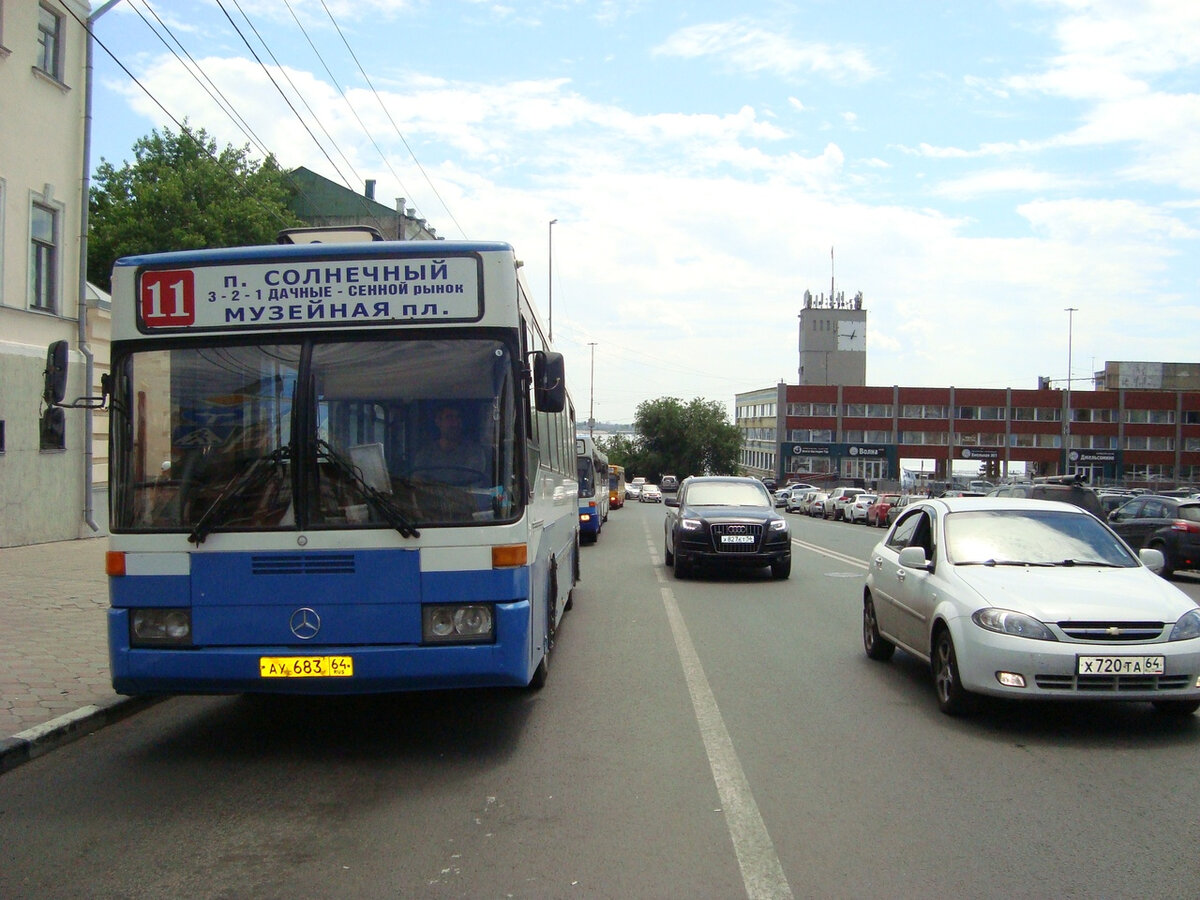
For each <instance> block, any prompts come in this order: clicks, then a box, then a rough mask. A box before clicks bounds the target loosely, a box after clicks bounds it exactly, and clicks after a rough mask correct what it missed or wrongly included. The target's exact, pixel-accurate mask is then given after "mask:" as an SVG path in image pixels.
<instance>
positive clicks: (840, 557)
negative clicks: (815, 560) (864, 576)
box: [792, 538, 870, 569]
mask: <svg viewBox="0 0 1200 900" xmlns="http://www.w3.org/2000/svg"><path fill="white" fill-rule="evenodd" d="M792 543H793V544H794V545H795V546H797V547H803V548H804V549H805V550H811V551H812V552H813V553H820V554H821V555H822V556H828V557H829V558H830V559H836V560H837V561H838V562H844V563H849V564H850V565H852V566H857V567H858V568H860V569H869V568H870V565H869V564H868V563H865V562H863V561H862V560H861V559H855V558H854V557H853V556H846V554H844V553H838V552H837V551H836V550H830V549H828V548H826V547H818V546H817V545H816V544H808V543H805V542H804V541H801V540H797V539H796V538H792Z"/></svg>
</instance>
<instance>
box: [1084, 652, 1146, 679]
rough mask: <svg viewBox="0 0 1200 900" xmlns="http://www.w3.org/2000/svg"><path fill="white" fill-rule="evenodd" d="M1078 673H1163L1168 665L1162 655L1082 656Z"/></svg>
mask: <svg viewBox="0 0 1200 900" xmlns="http://www.w3.org/2000/svg"><path fill="white" fill-rule="evenodd" d="M1075 671H1076V674H1077V675H1162V674H1163V673H1164V672H1165V671H1166V667H1165V664H1164V661H1163V657H1161V656H1081V657H1079V659H1078V661H1077V664H1076V669H1075Z"/></svg>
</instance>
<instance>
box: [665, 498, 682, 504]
mask: <svg viewBox="0 0 1200 900" xmlns="http://www.w3.org/2000/svg"><path fill="white" fill-rule="evenodd" d="M663 503H664V504H666V505H667V506H679V498H678V497H664V498H663Z"/></svg>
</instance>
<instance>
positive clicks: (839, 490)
mask: <svg viewBox="0 0 1200 900" xmlns="http://www.w3.org/2000/svg"><path fill="white" fill-rule="evenodd" d="M863 492H864V488H856V487H836V488H834V489H833V490H832V491H830V492H829V496H828V497H826V498H825V518H827V519H833V520H834V521H837V520H838V519H844V518H845V517H846V504H847V503H851V502H853V500H854V498H855V497H857V496H858V495H859V494H861V493H863Z"/></svg>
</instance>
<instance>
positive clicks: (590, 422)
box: [588, 341, 596, 440]
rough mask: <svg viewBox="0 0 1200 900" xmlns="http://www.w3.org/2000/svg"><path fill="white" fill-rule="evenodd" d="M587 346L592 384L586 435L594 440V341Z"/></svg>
mask: <svg viewBox="0 0 1200 900" xmlns="http://www.w3.org/2000/svg"><path fill="white" fill-rule="evenodd" d="M588 346H589V347H591V348H592V386H591V392H590V393H591V396H590V397H589V398H588V437H590V438H592V440H595V438H596V435H595V433H594V432H595V430H596V342H595V341H590V342H589V343H588Z"/></svg>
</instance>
